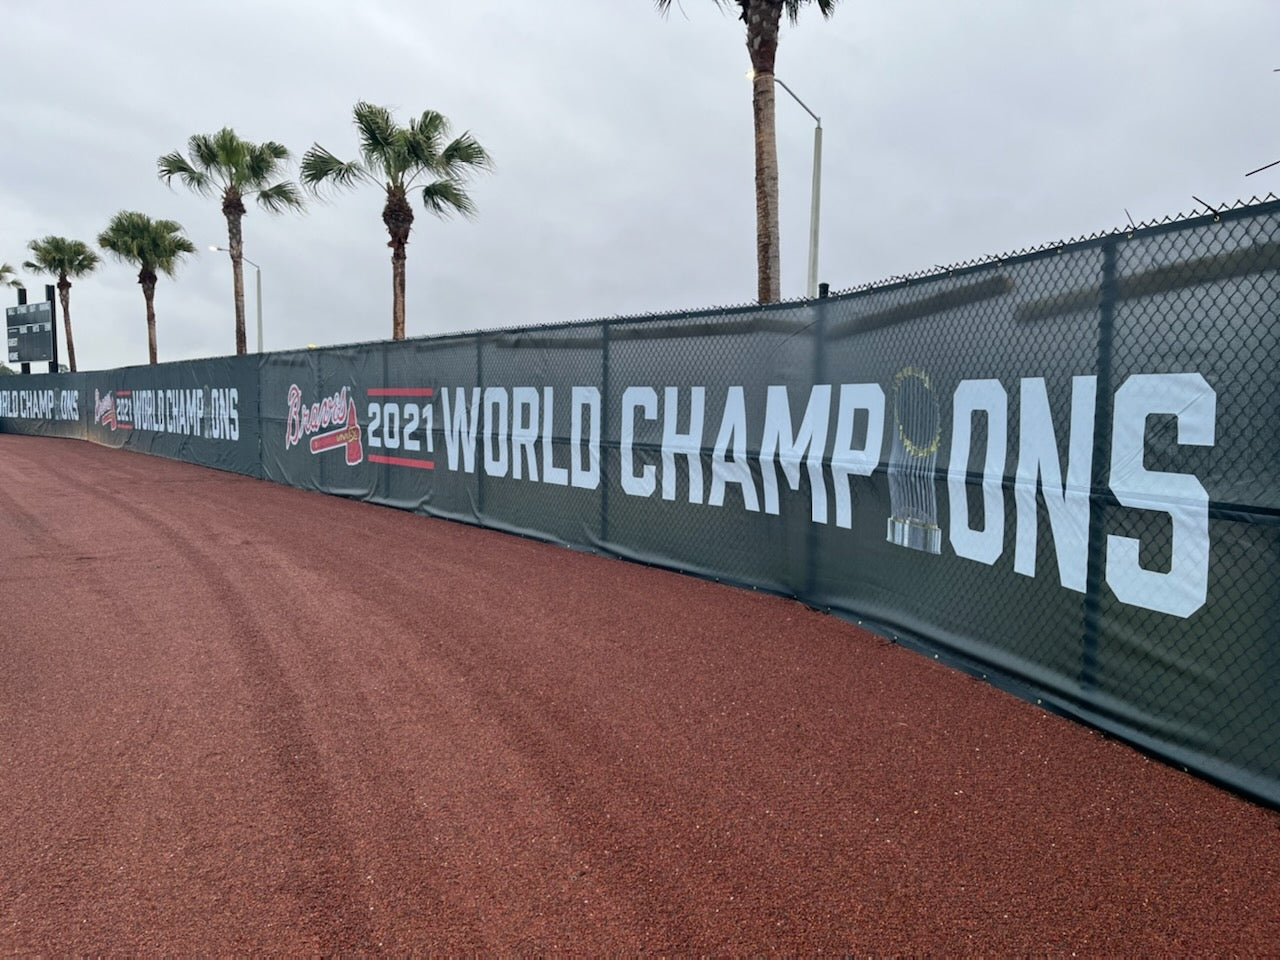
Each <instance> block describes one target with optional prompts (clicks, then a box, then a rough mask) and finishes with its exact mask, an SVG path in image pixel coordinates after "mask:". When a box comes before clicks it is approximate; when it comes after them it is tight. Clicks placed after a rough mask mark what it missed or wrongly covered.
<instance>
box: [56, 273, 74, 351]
mask: <svg viewBox="0 0 1280 960" xmlns="http://www.w3.org/2000/svg"><path fill="white" fill-rule="evenodd" d="M58 299H59V300H61V301H62V327H63V330H65V331H66V343H67V366H68V367H70V368H71V372H72V373H75V372H76V345H75V341H74V340H72V339H71V281H70V280H68V279H67V275H66V274H65V273H64V274H63V275H62V276H60V277H59V278H58Z"/></svg>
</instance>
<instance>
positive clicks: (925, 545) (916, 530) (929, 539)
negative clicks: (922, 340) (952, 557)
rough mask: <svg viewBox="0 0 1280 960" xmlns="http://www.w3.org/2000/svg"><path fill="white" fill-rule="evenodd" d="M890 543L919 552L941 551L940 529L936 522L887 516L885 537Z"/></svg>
mask: <svg viewBox="0 0 1280 960" xmlns="http://www.w3.org/2000/svg"><path fill="white" fill-rule="evenodd" d="M885 539H886V540H888V541H889V542H890V543H893V544H897V545H898V546H899V547H906V548H907V549H908V550H919V551H920V552H921V553H934V554H940V553H942V531H941V530H940V529H938V526H937V524H933V523H924V522H923V521H920V520H908V519H905V518H903V517H890V518H889V534H888V536H887V537H886V538H885Z"/></svg>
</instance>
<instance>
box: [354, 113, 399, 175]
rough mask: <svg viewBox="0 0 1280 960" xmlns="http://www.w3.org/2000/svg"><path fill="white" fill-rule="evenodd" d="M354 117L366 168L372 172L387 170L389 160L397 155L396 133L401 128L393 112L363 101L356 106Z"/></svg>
mask: <svg viewBox="0 0 1280 960" xmlns="http://www.w3.org/2000/svg"><path fill="white" fill-rule="evenodd" d="M352 117H353V120H354V122H355V125H356V131H357V133H358V134H359V137H360V155H361V156H362V157H363V158H364V163H365V166H366V167H368V168H369V169H370V170H381V169H385V168H386V166H387V160H388V159H389V158H391V157H393V156H394V155H395V154H396V152H397V147H398V143H397V140H398V138H397V136H396V131H397V130H398V129H399V128H398V127H397V126H396V122H395V120H394V119H393V118H392V116H391V111H390V110H388V109H387V108H386V107H380V106H378V105H377V104H373V103H366V102H365V101H363V100H361V101H360V102H359V103H357V104H356V105H355V109H354V110H353V111H352Z"/></svg>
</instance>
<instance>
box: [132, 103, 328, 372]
mask: <svg viewBox="0 0 1280 960" xmlns="http://www.w3.org/2000/svg"><path fill="white" fill-rule="evenodd" d="M187 152H188V153H189V154H190V157H189V158H188V157H184V156H183V155H182V154H181V153H177V152H175V153H167V154H165V155H164V156H163V157H161V158H160V159H159V160H158V161H156V165H157V168H158V170H159V174H160V179H162V180H164V181H165V183H168V184H170V185H172V183H173V178H174V177H178V178H180V179H181V180H182V182H183V183H184V184H186V185H187V186H188V187H190V188H191V189H192V190H194V191H195V192H196V193H199V194H201V195H202V196H206V197H207V196H217V197H218V198H219V199H221V200H222V215H223V216H224V217H226V218H227V249H228V251H229V252H230V254H231V278H232V288H233V291H234V295H235V306H236V353H238V354H239V353H244V352H246V350H247V349H248V347H247V344H246V340H245V326H244V264H243V262H242V261H243V259H244V238H243V233H242V231H241V226H240V222H241V220H242V219H243V218H244V215H245V207H244V201H245V198H246V197H255V198H256V199H257V201H258V206H260V207H261V208H262V209H264V210H266V211H267V212H269V213H282V212H283V211H285V210H299V209H301V208H302V205H303V203H302V194H301V193H300V192H299V190H298V187H297V185H296V184H295V183H294V182H293V181H292V180H287V179H283V178H282V168H283V167H284V165H285V164H287V163H288V162H289V151H288V150H286V149H285V148H284V146H282V145H281V144H279V143H276V142H275V141H272V140H268V141H267V142H266V143H251V142H250V141H248V140H241V139H240V138H239V137H238V136H236V132H235V131H234V130H232V129H231V128H230V127H223V128H222V129H221V130H219V131H218V132H217V133H215V134H213V135H212V136H210V135H207V134H196V135H195V136H193V137H191V139H189V140H188V141H187Z"/></svg>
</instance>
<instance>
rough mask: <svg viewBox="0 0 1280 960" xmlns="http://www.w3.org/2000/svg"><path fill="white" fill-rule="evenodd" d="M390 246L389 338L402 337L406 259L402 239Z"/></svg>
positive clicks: (400, 338)
mask: <svg viewBox="0 0 1280 960" xmlns="http://www.w3.org/2000/svg"><path fill="white" fill-rule="evenodd" d="M390 247H391V339H392V340H403V339H404V265H405V261H406V260H407V259H408V258H407V256H406V254H405V249H404V248H405V243H404V241H403V240H401V241H399V242H396V241H394V240H393V241H392V242H391V244H390Z"/></svg>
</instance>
